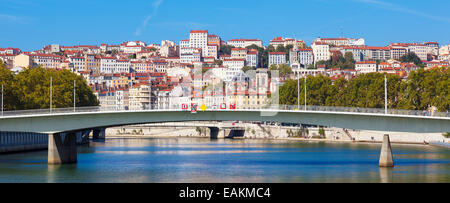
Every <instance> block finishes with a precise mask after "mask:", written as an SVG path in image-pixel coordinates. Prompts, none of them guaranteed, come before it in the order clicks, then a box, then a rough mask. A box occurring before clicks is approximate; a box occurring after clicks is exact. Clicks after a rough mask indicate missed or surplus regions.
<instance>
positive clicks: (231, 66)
mask: <svg viewBox="0 0 450 203" xmlns="http://www.w3.org/2000/svg"><path fill="white" fill-rule="evenodd" d="M223 65H224V66H225V67H226V78H225V81H231V79H233V77H234V76H236V75H237V74H238V73H241V72H242V68H243V67H244V66H245V59H225V60H224V61H223Z"/></svg>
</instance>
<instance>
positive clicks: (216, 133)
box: [209, 127, 220, 140]
mask: <svg viewBox="0 0 450 203" xmlns="http://www.w3.org/2000/svg"><path fill="white" fill-rule="evenodd" d="M209 132H210V133H209V134H210V135H209V136H210V138H211V139H212V140H216V139H218V138H219V132H220V129H219V128H217V127H209Z"/></svg>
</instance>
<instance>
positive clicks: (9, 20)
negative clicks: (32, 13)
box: [0, 13, 29, 24]
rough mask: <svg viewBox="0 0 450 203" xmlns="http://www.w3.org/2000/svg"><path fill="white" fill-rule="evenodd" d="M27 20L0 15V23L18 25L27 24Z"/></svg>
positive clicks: (20, 17)
mask: <svg viewBox="0 0 450 203" xmlns="http://www.w3.org/2000/svg"><path fill="white" fill-rule="evenodd" d="M28 22H29V19H28V18H26V17H22V16H15V15H8V14H1V13H0V23H19V24H27V23H28Z"/></svg>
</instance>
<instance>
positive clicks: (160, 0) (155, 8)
mask: <svg viewBox="0 0 450 203" xmlns="http://www.w3.org/2000/svg"><path fill="white" fill-rule="evenodd" d="M163 1H164V0H156V1H154V2H153V4H152V7H153V11H152V12H151V13H150V14H149V15H148V16H147V17H146V18H145V19H144V21H142V25H141V26H140V27H138V28H137V29H136V32H135V33H134V34H135V35H136V36H139V35H141V34H142V31H143V30H144V29H145V28H146V27H147V24H148V22H149V21H150V20H151V19H152V18H153V17H154V16H155V15H156V14H157V13H158V9H159V6H160V5H161V4H162V3H163Z"/></svg>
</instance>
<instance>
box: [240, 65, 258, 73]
mask: <svg viewBox="0 0 450 203" xmlns="http://www.w3.org/2000/svg"><path fill="white" fill-rule="evenodd" d="M241 70H242V72H244V73H245V72H247V71H249V70H256V68H255V67H251V66H244V67H242V69H241Z"/></svg>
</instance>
